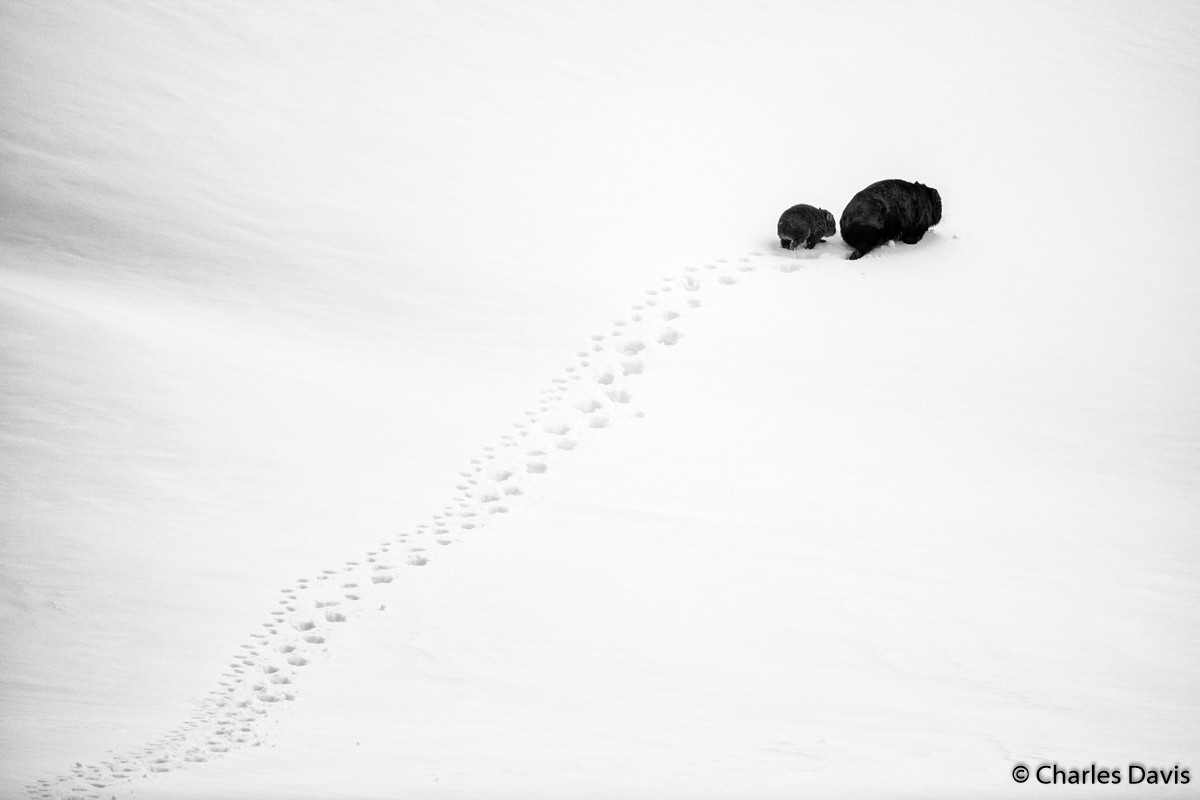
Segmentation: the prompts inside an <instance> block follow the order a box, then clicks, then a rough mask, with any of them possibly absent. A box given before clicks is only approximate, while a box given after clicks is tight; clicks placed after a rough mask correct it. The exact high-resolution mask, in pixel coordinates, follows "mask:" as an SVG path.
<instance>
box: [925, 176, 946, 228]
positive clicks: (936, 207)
mask: <svg viewBox="0 0 1200 800" xmlns="http://www.w3.org/2000/svg"><path fill="white" fill-rule="evenodd" d="M925 191H926V192H928V193H929V203H930V205H931V206H933V219H932V220H930V222H929V224H930V225H931V226H933V225H937V224H938V223H939V222H941V221H942V196H941V195H940V194H938V190H937V189H933V188H931V187H929V186H926V187H925Z"/></svg>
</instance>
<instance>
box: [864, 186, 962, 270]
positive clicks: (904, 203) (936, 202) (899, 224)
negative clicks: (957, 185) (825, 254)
mask: <svg viewBox="0 0 1200 800" xmlns="http://www.w3.org/2000/svg"><path fill="white" fill-rule="evenodd" d="M941 220H942V196H941V195H940V194H938V191H937V189H931V188H930V187H928V186H924V185H922V184H919V183H909V182H908V181H901V180H896V179H892V180H886V181H879V182H878V183H872V184H871V185H870V186H868V187H867V188H865V189H863V190H862V191H861V192H859V193H858V194H856V195H854V197H853V198H852V199H851V200H850V203H849V204H848V205H847V206H846V210H845V211H843V212H842V219H841V229H842V238H843V239H845V240H846V244H848V245H850V246H851V247H853V248H854V252H853V253H851V254H850V258H852V259H854V258H862V257H863V256H864V255H866V254H867V253H869V252H871V251H872V250H874V249H875V248H876V247H879V246H880V245H881V244H884V243H886V242H890V241H892V240H893V239H899V240H900V241H902V242H904V243H905V244H916V243H917V242H919V241H921V237H922V236H924V235H925V231H927V230H929V229H930V228H932V227H933V226H934V225H937V224H938V223H939V222H941Z"/></svg>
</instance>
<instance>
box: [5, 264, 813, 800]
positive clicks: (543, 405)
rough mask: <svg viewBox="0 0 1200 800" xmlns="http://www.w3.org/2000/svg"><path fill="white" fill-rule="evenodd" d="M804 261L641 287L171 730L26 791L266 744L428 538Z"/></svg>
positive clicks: (488, 517)
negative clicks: (702, 329)
mask: <svg viewBox="0 0 1200 800" xmlns="http://www.w3.org/2000/svg"><path fill="white" fill-rule="evenodd" d="M802 263H803V262H802V261H799V260H797V259H795V258H794V257H793V258H788V257H781V256H764V255H761V254H753V255H752V256H751V257H747V258H743V259H740V260H738V261H737V262H736V263H734V264H731V263H730V262H729V261H727V260H723V259H719V260H716V261H714V262H710V263H707V264H704V265H702V266H692V267H689V268H687V269H686V270H685V271H684V273H683V274H682V275H680V276H678V277H671V276H667V277H664V278H662V279H661V280H660V281H658V282H657V283H656V284H655V285H654V286H652V287H649V288H646V289H645V290H644V291H643V294H642V297H641V298H640V299H639V300H638V301H637V302H635V303H633V304H632V305H631V306H630V309H631V311H632V312H634V313H631V314H630V316H629V317H628V318H618V319H614V320H612V323H611V328H610V329H609V331H605V332H597V333H595V334H593V335H591V336H590V338H589V340H588V341H587V342H586V343H585V345H584V347H577V348H576V349H574V350H573V351H571V352H574V354H575V358H576V359H577V361H575V362H573V363H572V364H570V365H568V366H566V367H563V368H562V371H561V372H560V373H559V374H558V375H557V376H554V377H552V378H551V379H550V380H549V381H548V382H547V385H545V386H544V387H543V388H542V389H541V391H540V393H539V395H538V397H537V398H536V399H537V401H538V402H534V403H532V404H531V405H530V406H529V407H528V408H527V409H526V410H524V411H523V412H522V413H521V414H520V415H519V419H518V421H516V422H513V423H512V426H513V427H512V429H510V430H509V431H508V432H501V433H500V435H499V436H498V441H497V442H495V443H489V444H487V445H486V446H484V447H482V448H481V449H480V451H479V452H478V453H477V454H476V455H475V456H474V457H472V458H470V459H468V460H467V463H466V464H465V465H464V468H463V469H462V470H460V471H459V472H458V473H457V477H455V478H454V480H453V481H451V482H450V485H452V486H453V488H454V493H453V494H452V495H451V496H450V502H449V503H447V504H446V505H444V506H443V507H442V509H441V511H439V512H438V513H435V514H433V515H431V517H430V519H429V520H427V521H425V522H420V523H418V524H416V525H412V526H410V527H408V528H406V529H405V530H401V531H397V532H396V533H395V534H394V535H392V536H391V537H390V538H389V539H388V540H386V541H384V542H381V543H380V544H379V545H378V546H376V548H375V549H373V550H371V551H369V552H367V553H366V554H365V555H364V556H362V557H359V558H355V559H352V560H346V561H341V562H338V566H337V567H336V568H331V569H325V570H321V571H319V572H317V573H316V574H315V575H313V576H312V577H300V578H296V579H295V582H294V584H293V585H291V586H285V587H283V588H281V589H279V594H280V595H281V596H280V597H279V598H278V600H277V603H276V604H275V605H276V607H275V608H273V609H271V610H268V611H267V612H266V614H265V616H264V619H263V620H262V622H261V624H260V630H262V631H265V632H262V633H257V632H256V633H251V634H249V636H248V637H247V640H246V642H243V643H242V644H241V645H240V650H241V652H240V653H239V654H238V656H237V657H236V658H235V659H234V660H233V661H232V662H231V663H230V665H229V667H228V668H227V669H226V671H224V672H222V673H220V675H219V676H218V679H217V680H216V681H215V682H214V685H215V688H214V690H213V691H212V692H210V693H209V695H207V696H206V697H205V699H203V700H202V701H201V702H200V703H199V704H198V707H197V708H196V710H195V711H194V712H193V713H192V714H191V715H189V716H188V717H187V718H186V719H184V720H183V721H182V722H181V723H180V725H179V726H178V727H177V728H176V729H175V730H172V731H170V732H168V733H167V734H166V735H164V736H163V737H161V738H160V739H157V740H154V741H152V742H149V743H148V744H146V745H145V746H143V747H141V748H138V749H134V750H130V751H128V752H125V753H118V754H114V755H113V756H112V757H111V758H109V759H108V760H106V761H104V762H100V763H98V764H95V765H89V766H84V765H83V764H80V765H79V766H77V767H76V768H74V769H69V770H66V771H64V772H63V773H62V774H60V775H57V776H55V777H53V778H42V779H39V780H38V781H37V782H36V783H33V784H30V787H29V788H30V794H31V796H34V797H45V798H63V797H80V798H83V797H98V796H99V793H100V792H101V791H103V790H108V789H111V788H114V787H116V786H118V785H119V784H121V783H124V782H127V781H129V780H132V779H135V778H138V777H141V776H143V775H146V774H149V773H151V772H168V771H171V770H174V769H180V768H184V767H185V765H186V766H189V767H190V768H198V765H202V764H204V763H206V762H208V761H211V760H213V759H214V758H216V757H219V756H220V755H223V754H225V753H227V752H230V751H231V750H233V749H235V748H239V747H254V746H259V745H261V744H262V743H263V741H264V737H265V736H266V728H265V727H264V725H263V721H264V720H265V719H267V718H269V717H270V716H271V715H273V714H276V713H278V709H280V708H282V707H285V706H288V705H289V704H290V702H291V701H293V700H295V699H296V697H297V696H298V694H297V692H298V689H297V688H296V687H298V686H300V685H301V684H302V683H303V676H304V673H305V671H306V669H305V668H306V667H307V666H308V665H309V664H311V663H312V660H313V659H314V658H318V657H322V656H324V655H325V654H326V653H327V652H328V651H329V650H330V648H331V647H332V646H333V645H331V644H330V638H331V637H330V633H331V632H332V631H333V630H334V629H336V628H338V627H339V626H342V625H350V624H353V622H354V620H355V619H357V618H359V617H361V616H362V615H364V614H366V613H379V612H380V611H381V610H383V609H386V608H387V604H385V603H381V602H380V600H381V598H382V595H383V593H385V592H390V591H393V590H394V589H393V586H394V584H395V583H396V581H397V580H398V579H399V578H400V577H401V575H400V573H399V570H403V569H405V568H409V567H423V566H426V565H429V564H432V563H434V560H433V559H431V557H430V551H428V550H427V549H426V546H428V547H434V548H435V549H436V550H437V551H438V554H439V555H440V556H442V557H446V556H445V555H443V554H445V553H450V552H453V549H454V547H453V546H454V545H459V544H461V543H464V542H469V541H470V539H471V538H472V537H473V536H475V535H476V533H477V532H478V531H480V530H482V529H483V528H485V527H487V526H488V525H489V524H494V522H495V521H497V520H499V519H502V518H507V517H511V516H513V512H514V511H516V510H518V509H519V508H520V507H521V506H522V505H524V504H525V503H526V502H527V500H528V498H529V497H530V488H531V487H533V486H534V485H536V483H537V482H538V481H541V480H543V479H542V477H541V476H542V475H544V474H545V473H547V472H548V471H549V470H550V469H551V468H552V467H553V466H554V465H555V464H556V463H557V461H558V460H559V459H563V458H569V457H570V455H569V454H570V453H571V452H572V451H574V450H576V449H579V448H581V447H584V446H585V445H586V443H587V441H588V440H589V438H590V437H592V436H596V435H606V434H605V433H604V432H605V431H606V430H607V429H609V428H611V427H613V426H616V425H620V424H622V422H623V421H625V420H632V419H637V418H639V417H641V416H642V412H641V411H639V410H638V409H637V408H636V406H635V405H634V398H633V395H632V393H631V392H630V387H629V385H628V384H629V382H630V381H631V380H634V379H636V380H646V378H645V377H644V376H645V375H646V374H647V373H649V372H651V371H652V366H653V364H654V362H655V358H657V356H658V354H661V353H663V352H667V351H669V350H671V349H672V348H673V347H674V346H675V345H677V344H678V343H679V342H680V340H681V339H682V338H683V333H682V332H681V331H680V330H679V328H680V327H681V326H682V325H683V324H685V323H686V321H687V317H688V315H689V314H690V313H691V312H692V310H693V309H696V308H699V307H701V298H702V297H703V296H704V295H705V294H706V293H708V292H720V291H722V287H724V286H729V285H734V284H737V283H739V282H740V281H741V280H760V279H761V275H762V274H765V273H770V272H771V271H776V272H779V273H789V272H795V271H796V270H798V269H799V268H800V267H799V265H800V264H802ZM767 267H774V270H770V269H766V268H767ZM731 273H733V274H731ZM710 274H711V277H713V278H715V279H716V280H715V281H714V280H711V279H710V278H709V275H710ZM734 274H737V276H738V277H734ZM663 323H667V327H664V326H663ZM585 378H586V380H585ZM585 420H586V424H584V421H585ZM518 445H520V446H518ZM398 545H404V546H405V547H407V548H408V549H407V552H406V553H405V554H404V555H401V556H399V558H392V557H391V556H390V555H388V553H389V550H390V549H391V548H392V547H395V546H398ZM435 545H436V547H435ZM302 609H307V611H305V610H302ZM308 612H315V613H312V614H311V615H310V613H308ZM334 638H335V639H336V637H334ZM334 644H336V642H335V643H334Z"/></svg>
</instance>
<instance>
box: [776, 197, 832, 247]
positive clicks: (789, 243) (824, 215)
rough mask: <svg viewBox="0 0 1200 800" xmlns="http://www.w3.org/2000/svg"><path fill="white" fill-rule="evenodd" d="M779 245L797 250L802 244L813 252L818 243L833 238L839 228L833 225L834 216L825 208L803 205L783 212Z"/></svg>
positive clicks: (780, 222) (780, 219)
mask: <svg viewBox="0 0 1200 800" xmlns="http://www.w3.org/2000/svg"><path fill="white" fill-rule="evenodd" d="M776 230H777V231H778V233H779V244H780V246H781V247H786V248H787V249H788V250H795V249H796V247H798V246H799V245H800V243H801V242H803V243H804V247H805V249H806V250H812V249H813V248H814V247H816V246H817V244H818V243H820V242H823V241H825V238H824V237H826V236H833V235H834V234H835V233H837V228H835V227H834V224H833V214H830V213H829V212H828V211H826V210H825V209H823V208H816V207H814V206H810V205H807V204H805V203H801V204H800V205H798V206H792V207H791V208H789V209H788V210H787V211H785V212H783V216H781V217H780V218H779V226H778V227H777V228H776Z"/></svg>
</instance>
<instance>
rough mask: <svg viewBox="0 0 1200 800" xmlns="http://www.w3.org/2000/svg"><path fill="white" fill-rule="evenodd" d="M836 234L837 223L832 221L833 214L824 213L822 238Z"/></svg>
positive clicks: (829, 212)
mask: <svg viewBox="0 0 1200 800" xmlns="http://www.w3.org/2000/svg"><path fill="white" fill-rule="evenodd" d="M835 233H837V223H835V222H834V221H833V212H831V211H826V212H825V224H824V225H823V226H822V230H821V235H822V236H833V235H834V234H835Z"/></svg>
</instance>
